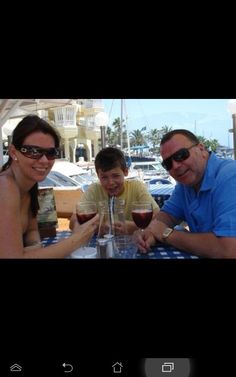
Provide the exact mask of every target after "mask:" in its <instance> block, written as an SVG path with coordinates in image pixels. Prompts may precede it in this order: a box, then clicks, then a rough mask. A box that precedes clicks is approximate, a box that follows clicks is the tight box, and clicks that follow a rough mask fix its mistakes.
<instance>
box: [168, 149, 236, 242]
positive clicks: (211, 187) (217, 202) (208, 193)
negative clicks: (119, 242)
mask: <svg viewBox="0 0 236 377" xmlns="http://www.w3.org/2000/svg"><path fill="white" fill-rule="evenodd" d="M161 210H162V211H164V212H167V213H168V214H170V215H172V216H174V217H175V218H177V219H179V220H184V221H186V222H187V223H188V226H189V229H190V231H191V232H195V233H199V232H200V233H205V232H213V233H214V234H215V235H216V236H221V237H236V161H234V160H226V159H221V158H218V157H217V156H216V155H215V154H214V153H211V154H210V156H209V159H208V162H207V165H206V170H205V173H204V177H203V180H202V184H201V187H200V190H199V191H198V192H196V191H195V190H194V188H192V187H190V186H186V185H183V184H181V183H178V184H177V185H176V186H175V189H174V191H173V193H172V195H171V197H170V198H169V199H168V200H166V201H165V204H164V205H163V207H162V209H161Z"/></svg>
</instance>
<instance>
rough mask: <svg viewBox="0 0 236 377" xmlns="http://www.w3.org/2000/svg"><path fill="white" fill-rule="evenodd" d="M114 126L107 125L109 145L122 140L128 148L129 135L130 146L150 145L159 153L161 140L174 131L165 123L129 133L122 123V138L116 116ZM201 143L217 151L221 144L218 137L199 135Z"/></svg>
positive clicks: (119, 142) (118, 120)
mask: <svg viewBox="0 0 236 377" xmlns="http://www.w3.org/2000/svg"><path fill="white" fill-rule="evenodd" d="M112 126H113V127H114V130H112V128H111V127H107V134H106V141H107V144H108V145H111V146H115V145H121V141H122V149H123V148H127V145H128V142H127V137H129V139H130V146H131V147H133V146H136V145H146V146H147V145H149V146H150V150H151V151H152V152H153V153H159V147H160V141H161V139H162V137H163V135H165V134H166V133H167V132H169V131H172V129H173V128H172V127H169V126H167V125H164V126H162V127H161V129H160V130H158V129H157V128H154V129H151V130H150V131H147V130H146V126H143V127H142V128H141V129H140V130H139V129H137V130H133V131H131V132H130V133H129V135H127V132H126V125H125V124H124V121H123V125H122V138H121V121H120V118H115V119H114V121H113V123H112ZM197 137H198V139H199V141H200V143H202V144H204V145H205V146H206V148H207V149H210V150H212V151H213V152H215V151H216V149H217V147H218V146H219V145H220V144H219V142H218V140H216V139H206V138H205V137H203V136H197Z"/></svg>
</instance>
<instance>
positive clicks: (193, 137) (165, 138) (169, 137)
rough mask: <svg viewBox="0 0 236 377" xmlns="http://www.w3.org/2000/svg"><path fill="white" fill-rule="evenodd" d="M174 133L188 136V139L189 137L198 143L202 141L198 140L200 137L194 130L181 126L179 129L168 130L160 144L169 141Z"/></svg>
mask: <svg viewBox="0 0 236 377" xmlns="http://www.w3.org/2000/svg"><path fill="white" fill-rule="evenodd" d="M174 135H184V136H186V137H187V139H189V140H190V141H192V142H193V143H197V144H199V143H200V141H199V140H198V138H197V137H196V136H195V135H194V134H193V133H192V132H190V131H188V130H184V129H181V128H180V129H178V130H173V131H169V132H167V133H166V134H165V135H164V136H163V137H162V139H161V142H160V145H162V144H164V143H165V142H166V141H169V140H170V139H171V138H172V137H173V136H174Z"/></svg>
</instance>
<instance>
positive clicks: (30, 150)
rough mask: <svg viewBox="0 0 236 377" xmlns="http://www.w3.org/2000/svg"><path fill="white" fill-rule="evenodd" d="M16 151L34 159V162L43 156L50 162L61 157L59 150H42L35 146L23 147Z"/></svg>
mask: <svg viewBox="0 0 236 377" xmlns="http://www.w3.org/2000/svg"><path fill="white" fill-rule="evenodd" d="M16 149H17V150H18V151H20V152H21V153H22V154H23V155H24V156H25V157H29V158H33V159H34V160H39V159H40V158H41V157H43V155H45V156H46V157H47V159H48V160H54V159H55V158H58V157H60V149H59V148H40V147H36V146H34V145H22V146H21V147H19V148H16Z"/></svg>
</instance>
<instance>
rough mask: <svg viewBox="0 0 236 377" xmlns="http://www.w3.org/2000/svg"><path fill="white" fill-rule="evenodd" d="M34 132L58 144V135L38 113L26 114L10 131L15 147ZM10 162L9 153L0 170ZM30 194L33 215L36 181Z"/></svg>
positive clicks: (36, 191) (36, 193)
mask: <svg viewBox="0 0 236 377" xmlns="http://www.w3.org/2000/svg"><path fill="white" fill-rule="evenodd" d="M34 132H43V133H44V134H49V135H51V136H52V137H53V139H54V141H55V148H59V146H60V135H59V134H58V132H57V131H56V130H55V129H54V128H53V126H51V125H50V124H49V123H48V122H47V121H46V120H44V119H42V118H40V117H39V116H38V115H27V116H26V117H24V118H23V119H22V120H21V121H20V122H19V123H18V125H17V126H16V128H15V129H14V131H13V133H12V142H11V144H13V145H14V146H15V147H16V148H19V147H21V146H22V145H23V144H24V140H25V138H26V137H27V136H29V135H31V134H32V133H34ZM11 163H12V158H11V156H10V155H9V158H8V161H7V162H6V163H5V164H4V165H3V166H2V169H1V171H4V170H7V169H8V168H9V167H10V165H11ZM29 192H30V196H31V211H32V214H33V216H34V217H36V216H37V213H38V209H39V203H38V183H37V182H36V183H35V185H34V186H33V187H32V188H31V189H30V191H29Z"/></svg>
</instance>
